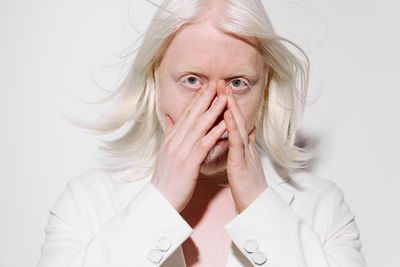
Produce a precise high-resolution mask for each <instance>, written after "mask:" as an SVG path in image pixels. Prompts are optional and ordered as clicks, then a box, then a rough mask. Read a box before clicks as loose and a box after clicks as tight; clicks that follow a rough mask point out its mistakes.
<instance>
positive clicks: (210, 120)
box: [186, 81, 227, 143]
mask: <svg viewBox="0 0 400 267" xmlns="http://www.w3.org/2000/svg"><path fill="white" fill-rule="evenodd" d="M217 85H218V88H217V90H222V89H223V88H224V86H225V82H224V81H222V83H221V82H219V83H218V84H217ZM226 105H227V98H226V96H225V95H223V94H221V95H219V96H217V97H216V98H215V100H214V101H213V103H212V104H211V106H210V108H209V109H208V110H207V111H206V112H205V113H204V114H203V115H202V116H201V117H200V118H199V119H198V120H197V121H196V123H195V124H194V127H193V128H192V130H191V132H190V133H189V134H188V135H187V137H186V138H187V139H188V142H192V143H195V142H197V141H198V140H199V139H200V138H201V137H202V136H204V135H205V134H206V133H207V132H208V131H210V129H211V127H212V126H213V125H214V123H215V121H216V120H217V118H218V117H219V116H220V115H221V114H222V112H223V110H224V109H225V107H226Z"/></svg>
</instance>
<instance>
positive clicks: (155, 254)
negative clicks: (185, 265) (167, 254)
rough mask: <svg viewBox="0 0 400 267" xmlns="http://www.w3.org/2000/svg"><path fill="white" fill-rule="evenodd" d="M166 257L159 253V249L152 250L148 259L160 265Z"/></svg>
mask: <svg viewBox="0 0 400 267" xmlns="http://www.w3.org/2000/svg"><path fill="white" fill-rule="evenodd" d="M163 257H164V254H163V253H162V252H161V251H159V250H158V249H152V250H150V252H149V255H147V259H148V260H149V261H151V262H152V263H154V264H158V263H160V261H161V260H162V258H163Z"/></svg>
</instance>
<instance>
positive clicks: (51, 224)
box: [38, 157, 367, 267]
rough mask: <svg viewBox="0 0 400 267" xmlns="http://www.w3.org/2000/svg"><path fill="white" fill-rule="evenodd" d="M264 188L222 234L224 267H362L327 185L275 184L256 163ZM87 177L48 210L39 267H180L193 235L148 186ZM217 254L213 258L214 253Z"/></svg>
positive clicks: (347, 214) (345, 211)
mask: <svg viewBox="0 0 400 267" xmlns="http://www.w3.org/2000/svg"><path fill="white" fill-rule="evenodd" d="M261 160H262V162H263V168H264V171H265V177H266V179H267V183H268V185H269V187H268V188H267V189H266V190H265V191H264V192H263V193H262V194H260V196H259V197H258V198H257V199H256V200H255V201H254V202H253V203H251V205H250V206H249V207H247V208H246V209H245V210H244V211H243V212H241V213H240V214H238V215H237V216H236V217H234V218H233V219H232V220H231V221H230V222H229V223H228V224H226V225H225V226H224V229H225V231H226V232H227V234H228V235H229V236H230V238H231V239H232V246H231V248H230V252H229V254H228V257H227V262H226V265H225V266H228V267H239V266H240V267H242V266H264V267H267V266H268V267H269V266H270V267H328V266H330V267H339V266H340V267H365V266H367V265H366V262H365V260H364V257H363V255H362V253H361V252H360V249H361V241H360V233H359V230H358V227H357V224H356V222H355V215H354V214H353V213H352V212H351V210H350V208H349V206H348V205H347V204H346V203H345V202H344V197H343V191H342V190H341V189H340V188H339V187H338V186H337V185H336V184H335V183H333V182H331V181H327V180H324V179H321V178H318V177H315V176H313V175H311V174H309V173H298V174H296V175H294V176H292V177H291V179H289V180H291V182H294V183H296V184H298V186H296V187H295V186H293V184H292V183H289V180H285V179H283V178H282V177H280V176H279V175H278V174H277V172H276V171H275V170H274V168H273V166H272V164H271V163H270V161H269V160H268V158H267V157H261ZM114 174H115V173H114V172H107V171H105V170H102V169H91V170H89V171H86V172H84V173H82V174H81V175H78V176H76V177H73V178H72V179H71V180H70V181H69V182H68V184H67V186H66V188H65V190H64V192H63V193H62V195H61V196H60V197H59V199H58V200H57V202H56V203H55V205H54V206H53V207H52V208H51V209H50V210H49V219H48V222H47V225H46V229H45V232H46V240H45V243H44V244H43V246H42V250H41V257H40V260H39V263H38V267H106V266H107V267H136V266H138V267H146V266H163V267H185V266H186V264H185V259H184V256H183V252H182V248H181V244H182V243H183V242H184V241H185V240H186V239H187V238H188V237H189V236H190V235H191V234H192V232H193V229H192V228H191V227H190V226H189V225H188V224H187V222H186V221H185V220H184V219H183V218H182V217H181V215H180V214H179V213H178V212H177V211H176V210H175V209H174V208H173V207H172V206H171V205H170V203H169V202H168V200H167V199H166V198H165V197H164V196H163V195H162V194H161V193H160V192H159V191H158V190H157V189H156V188H155V187H154V186H153V184H152V183H150V179H151V176H150V177H147V178H145V179H141V180H139V181H136V182H130V183H124V184H121V183H115V182H113V175H114ZM216 253H218V252H217V251H216Z"/></svg>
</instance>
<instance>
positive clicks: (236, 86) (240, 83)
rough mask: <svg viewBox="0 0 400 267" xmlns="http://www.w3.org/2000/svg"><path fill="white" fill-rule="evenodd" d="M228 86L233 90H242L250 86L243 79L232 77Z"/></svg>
mask: <svg viewBox="0 0 400 267" xmlns="http://www.w3.org/2000/svg"><path fill="white" fill-rule="evenodd" d="M228 86H230V87H231V88H232V89H233V90H243V89H247V88H248V87H250V86H249V84H248V83H247V82H246V81H244V80H243V79H234V80H232V81H230V82H229V83H228Z"/></svg>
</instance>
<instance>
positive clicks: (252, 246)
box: [243, 239, 258, 253]
mask: <svg viewBox="0 0 400 267" xmlns="http://www.w3.org/2000/svg"><path fill="white" fill-rule="evenodd" d="M243 248H244V250H246V251H247V252H248V253H253V252H256V251H258V243H257V241H255V240H253V239H249V240H246V242H244V246H243Z"/></svg>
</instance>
